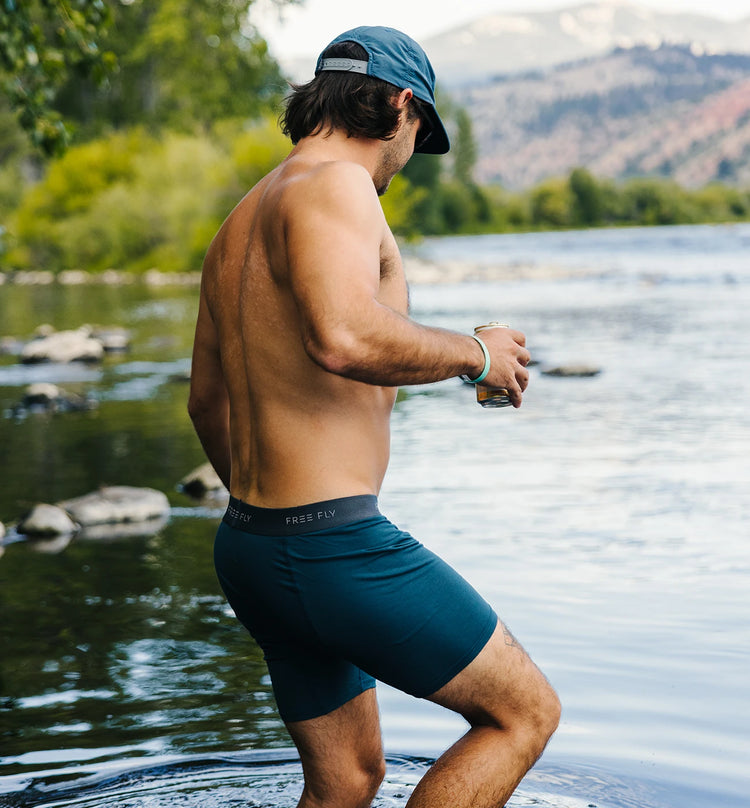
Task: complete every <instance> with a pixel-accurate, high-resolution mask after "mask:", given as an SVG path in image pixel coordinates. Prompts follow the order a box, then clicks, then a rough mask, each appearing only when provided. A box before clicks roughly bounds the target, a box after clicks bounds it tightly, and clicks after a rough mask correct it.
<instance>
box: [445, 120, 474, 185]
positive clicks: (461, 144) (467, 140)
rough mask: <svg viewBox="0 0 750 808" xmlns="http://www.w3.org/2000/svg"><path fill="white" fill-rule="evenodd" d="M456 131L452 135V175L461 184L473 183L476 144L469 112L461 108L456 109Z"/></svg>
mask: <svg viewBox="0 0 750 808" xmlns="http://www.w3.org/2000/svg"><path fill="white" fill-rule="evenodd" d="M455 118H456V131H455V134H454V136H453V144H452V149H451V151H452V152H453V176H454V177H455V178H456V180H457V181H458V182H460V183H462V184H463V185H474V168H475V167H476V164H477V144H476V141H475V140H474V131H473V129H472V126H471V118H470V117H469V113H468V112H467V111H466V110H465V109H463V107H462V108H459V109H458V110H457V111H456V116H455Z"/></svg>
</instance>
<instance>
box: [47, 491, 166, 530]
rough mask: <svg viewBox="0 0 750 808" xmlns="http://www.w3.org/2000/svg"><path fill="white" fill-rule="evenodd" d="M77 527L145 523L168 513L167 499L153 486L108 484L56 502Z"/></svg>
mask: <svg viewBox="0 0 750 808" xmlns="http://www.w3.org/2000/svg"><path fill="white" fill-rule="evenodd" d="M57 504H58V506H59V507H60V508H64V509H65V510H66V511H67V512H68V513H69V514H70V516H71V517H72V518H73V519H75V521H76V522H78V524H79V525H81V527H83V528H86V527H90V526H91V525H105V524H117V523H120V522H147V521H149V520H151V519H159V518H162V517H166V516H168V515H169V500H168V499H167V497H166V495H165V494H163V493H162V492H161V491H156V490H155V489H153V488H135V487H132V486H127V485H112V486H107V487H105V488H100V489H99V490H98V491H93V492H92V493H90V494H86V495H84V496H82V497H76V498H75V499H68V500H65V501H63V502H58V503H57Z"/></svg>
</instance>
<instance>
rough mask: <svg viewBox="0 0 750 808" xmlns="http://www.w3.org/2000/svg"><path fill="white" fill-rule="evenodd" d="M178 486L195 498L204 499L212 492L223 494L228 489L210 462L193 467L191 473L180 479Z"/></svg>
mask: <svg viewBox="0 0 750 808" xmlns="http://www.w3.org/2000/svg"><path fill="white" fill-rule="evenodd" d="M177 488H178V489H179V490H180V491H182V492H183V493H185V494H187V495H188V496H190V497H194V498H195V499H203V498H204V497H207V496H209V495H211V494H221V493H224V492H225V491H226V490H227V489H226V488H225V487H224V483H222V481H221V479H220V478H219V475H218V474H217V473H216V471H215V470H214V467H213V466H212V465H211V464H210V463H204V464H203V465H202V466H198V468H196V469H193V471H191V472H190V474H188V475H186V476H185V477H183V478H182V479H181V480H180V482H179V483H178V484H177Z"/></svg>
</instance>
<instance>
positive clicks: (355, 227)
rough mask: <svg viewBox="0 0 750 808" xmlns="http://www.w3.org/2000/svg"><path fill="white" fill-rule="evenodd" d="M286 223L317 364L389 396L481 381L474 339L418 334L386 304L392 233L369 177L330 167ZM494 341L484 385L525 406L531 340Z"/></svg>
mask: <svg viewBox="0 0 750 808" xmlns="http://www.w3.org/2000/svg"><path fill="white" fill-rule="evenodd" d="M284 214H285V220H286V236H287V249H288V265H289V273H290V275H289V279H290V285H291V289H292V294H293V296H294V299H295V302H296V304H297V308H298V310H299V313H300V319H301V322H302V330H303V339H304V341H305V349H306V350H307V353H308V354H309V356H310V357H311V358H312V359H313V361H315V362H316V363H318V364H319V365H321V366H322V367H323V368H325V369H326V370H328V371H330V372H332V373H336V374H339V375H342V376H347V377H349V378H352V379H357V380H358V381H363V382H368V383H370V384H377V385H385V386H398V385H403V384H422V383H426V382H433V381H440V380H442V379H447V378H451V377H453V376H458V375H460V374H462V373H466V374H468V375H469V376H470V377H471V378H475V377H476V376H478V375H479V373H480V372H481V371H482V368H483V366H484V356H483V353H482V351H481V349H480V347H479V345H478V344H477V343H476V341H475V340H474V339H472V338H471V337H470V336H468V335H465V334H458V333H456V332H453V331H447V330H444V329H439V328H430V327H427V326H423V325H420V324H419V323H416V322H414V321H413V320H411V319H409V318H408V317H405V316H403V315H401V314H400V313H398V312H396V311H394V310H393V309H391V308H389V307H388V306H385V305H383V304H382V303H380V302H379V301H378V299H377V298H378V292H379V288H380V247H381V243H382V241H383V238H384V235H385V234H386V233H387V232H388V230H387V224H386V222H385V218H384V216H383V211H382V208H381V207H380V202H379V200H378V197H377V194H376V192H375V189H374V187H373V184H372V180H371V179H370V177H369V175H368V174H367V172H366V171H365V170H364V169H363V168H361V167H360V166H357V165H354V164H349V163H336V164H328V165H327V166H324V167H323V168H321V169H320V170H319V172H318V173H317V174H316V175H315V177H314V178H311V179H306V180H305V181H304V183H301V184H300V187H298V188H295V189H294V192H293V196H292V197H291V199H290V200H289V202H288V207H287V209H286V210H285V211H284ZM486 336H487V338H486V339H485V334H483V335H482V338H483V339H484V341H485V343H486V344H487V347H488V349H489V350H490V355H491V357H492V370H491V372H490V374H489V375H488V376H487V379H486V381H485V383H486V384H488V385H490V386H498V387H501V386H502V387H507V388H508V389H509V391H510V393H511V399H512V401H513V403H514V404H515V405H516V406H519V405H520V403H521V393H522V391H523V390H524V389H525V387H526V384H527V383H528V372H527V371H526V368H525V364H526V362H528V359H529V354H528V351H526V349H525V347H524V337H523V334H521V333H520V332H518V331H513V330H512V329H505V328H503V329H493V330H492V331H491V332H487V335H486Z"/></svg>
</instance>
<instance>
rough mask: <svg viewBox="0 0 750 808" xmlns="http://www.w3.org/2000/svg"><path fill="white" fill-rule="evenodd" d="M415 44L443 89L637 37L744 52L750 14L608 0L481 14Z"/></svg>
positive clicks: (633, 42)
mask: <svg viewBox="0 0 750 808" xmlns="http://www.w3.org/2000/svg"><path fill="white" fill-rule="evenodd" d="M520 5H522V3H521V0H519V6H520ZM423 44H424V47H425V50H426V51H427V53H428V54H429V55H430V59H431V61H432V63H433V65H434V66H435V71H436V73H437V75H438V78H439V80H440V83H441V85H442V86H444V87H446V88H449V89H450V88H453V87H456V86H457V85H461V84H465V83H467V82H476V81H478V80H482V79H486V78H491V77H493V76H496V75H498V74H504V73H514V72H523V71H527V70H535V69H539V68H546V67H551V66H553V65H557V64H560V63H562V62H570V61H574V60H578V59H583V58H585V57H588V56H596V55H602V54H605V53H608V52H610V51H612V50H613V49H614V48H622V47H624V48H630V47H634V46H637V45H648V46H649V47H652V48H656V47H659V46H660V45H662V44H689V45H692V46H693V47H694V49H695V50H696V51H702V52H705V53H750V17H748V18H747V19H745V20H742V21H740V22H726V21H722V20H718V19H714V18H712V17H707V16H702V15H698V14H681V13H668V12H660V11H654V10H653V9H648V8H644V7H642V6H639V5H637V4H634V3H628V2H618V1H617V0H614V1H610V2H599V3H585V4H583V5H578V6H574V7H571V8H564V9H560V10H557V11H546V12H528V13H526V12H519V13H516V14H510V13H504V14H489V15H486V16H483V17H480V18H479V19H477V20H475V21H474V22H471V23H469V24H467V25H462V26H459V27H457V28H453V29H451V30H449V31H446V32H445V33H442V34H439V35H437V36H434V37H432V38H429V39H426V40H425V41H424V42H423Z"/></svg>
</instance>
